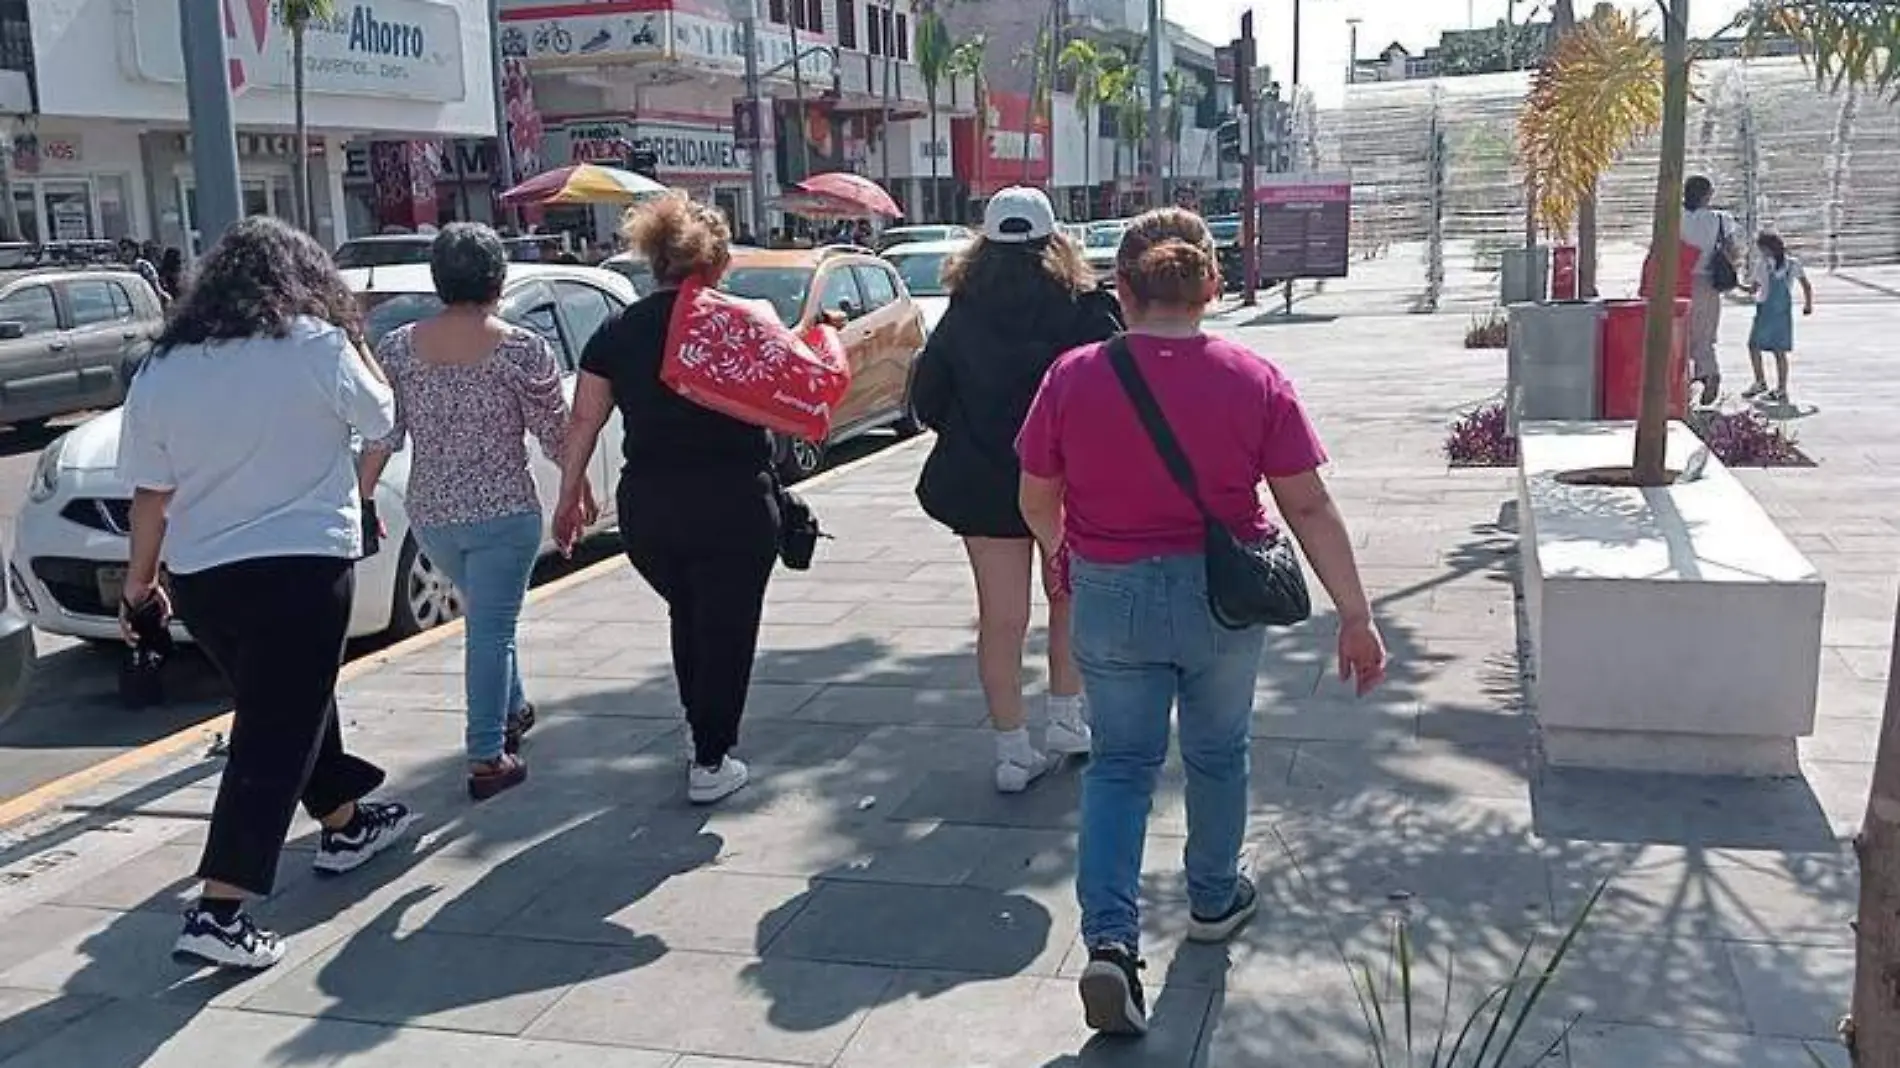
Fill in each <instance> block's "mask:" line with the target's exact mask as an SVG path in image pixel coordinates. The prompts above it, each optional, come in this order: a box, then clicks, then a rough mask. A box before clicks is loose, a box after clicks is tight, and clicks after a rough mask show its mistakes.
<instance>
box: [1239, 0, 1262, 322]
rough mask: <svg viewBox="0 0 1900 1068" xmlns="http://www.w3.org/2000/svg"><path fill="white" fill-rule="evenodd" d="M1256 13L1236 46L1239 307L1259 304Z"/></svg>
mask: <svg viewBox="0 0 1900 1068" xmlns="http://www.w3.org/2000/svg"><path fill="white" fill-rule="evenodd" d="M1255 66H1256V63H1255V60H1254V39H1253V11H1252V10H1251V9H1250V10H1248V11H1247V12H1246V13H1244V14H1242V15H1241V16H1240V41H1239V43H1238V44H1236V45H1235V46H1234V95H1235V96H1236V97H1238V98H1239V101H1240V121H1241V123H1242V124H1243V125H1242V126H1241V130H1240V137H1241V141H1240V248H1241V257H1240V258H1241V261H1242V262H1243V263H1244V264H1245V265H1246V267H1245V269H1244V270H1243V272H1242V274H1243V275H1244V276H1245V279H1246V284H1245V285H1244V286H1243V287H1242V289H1241V291H1240V303H1241V304H1242V305H1243V306H1244V307H1248V308H1251V307H1253V306H1254V305H1255V304H1256V303H1258V300H1259V298H1258V297H1257V295H1256V291H1257V290H1259V288H1260V209H1259V208H1258V207H1257V206H1256V205H1255V204H1254V172H1253V169H1254V165H1255V164H1256V163H1257V162H1258V161H1259V159H1260V107H1259V104H1258V96H1257V94H1256V93H1255V92H1254V85H1253V75H1254V68H1255Z"/></svg>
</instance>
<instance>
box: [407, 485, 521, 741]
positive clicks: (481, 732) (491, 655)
mask: <svg viewBox="0 0 1900 1068" xmlns="http://www.w3.org/2000/svg"><path fill="white" fill-rule="evenodd" d="M416 541H417V542H419V543H420V544H421V545H422V551H423V552H425V553H428V554H429V559H431V560H433V561H435V565H436V566H437V567H439V568H441V569H442V571H443V573H444V574H446V575H448V576H449V580H450V581H452V582H454V583H455V588H456V589H457V590H458V591H460V592H461V594H462V610H463V612H464V613H465V614H466V615H467V617H468V624H467V626H468V630H467V634H466V640H465V641H464V643H463V659H462V672H463V685H464V686H465V687H466V688H467V694H468V758H469V759H470V760H493V759H495V758H496V757H498V756H500V755H501V747H502V738H503V735H504V734H505V733H506V731H507V727H508V713H510V712H513V711H515V710H516V709H519V708H521V707H522V706H523V705H525V704H527V701H528V699H527V696H526V695H525V694H524V693H523V692H522V690H521V666H520V664H519V663H518V662H517V660H516V657H515V623H516V622H517V621H518V620H519V619H520V616H521V602H522V600H523V598H525V597H526V596H527V593H528V576H529V575H530V573H532V572H533V571H534V562H535V559H536V558H537V557H538V556H540V554H541V516H540V514H539V513H538V512H524V513H522V514H520V515H509V516H502V517H501V518H500V519H487V520H483V521H482V522H479V523H444V524H443V525H441V526H434V527H417V528H416Z"/></svg>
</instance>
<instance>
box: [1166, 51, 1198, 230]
mask: <svg viewBox="0 0 1900 1068" xmlns="http://www.w3.org/2000/svg"><path fill="white" fill-rule="evenodd" d="M1162 82H1163V87H1164V89H1165V90H1166V93H1167V101H1168V111H1167V122H1168V130H1167V133H1168V143H1169V144H1170V145H1172V146H1173V147H1172V148H1171V149H1169V151H1170V152H1171V153H1172V154H1173V157H1174V158H1173V160H1172V161H1171V168H1170V169H1171V170H1172V172H1173V175H1172V177H1173V179H1174V181H1176V182H1179V181H1180V180H1181V136H1182V133H1183V130H1184V128H1185V127H1186V125H1187V113H1188V112H1189V111H1191V110H1193V109H1194V108H1196V107H1199V106H1200V103H1201V97H1202V96H1203V95H1205V94H1206V89H1205V88H1204V87H1203V86H1202V85H1201V80H1200V79H1199V78H1190V77H1188V76H1187V74H1186V73H1184V72H1183V71H1181V69H1180V68H1178V67H1177V68H1175V69H1174V70H1171V71H1169V72H1168V73H1167V74H1166V75H1165V76H1164V77H1163V79H1162ZM1164 192H1165V191H1164ZM1164 199H1165V197H1164Z"/></svg>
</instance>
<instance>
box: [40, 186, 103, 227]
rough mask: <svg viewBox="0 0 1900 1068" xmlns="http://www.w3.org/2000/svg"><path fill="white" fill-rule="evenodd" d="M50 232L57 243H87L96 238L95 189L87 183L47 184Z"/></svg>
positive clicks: (44, 196) (44, 193) (43, 194)
mask: <svg viewBox="0 0 1900 1068" xmlns="http://www.w3.org/2000/svg"><path fill="white" fill-rule="evenodd" d="M41 190H42V192H41V194H40V195H41V199H42V200H43V201H44V203H45V205H46V229H47V232H48V233H49V234H50V235H51V237H52V239H53V240H54V241H85V240H88V239H90V238H91V237H92V236H93V233H94V231H93V219H92V189H91V188H90V187H89V186H88V185H87V184H86V183H85V182H52V181H49V182H44V183H42V184H41Z"/></svg>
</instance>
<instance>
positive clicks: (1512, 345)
mask: <svg viewBox="0 0 1900 1068" xmlns="http://www.w3.org/2000/svg"><path fill="white" fill-rule="evenodd" d="M1510 315H1511V335H1510V342H1509V348H1508V350H1507V352H1506V356H1505V371H1504V384H1505V398H1506V403H1505V412H1506V416H1507V419H1508V422H1509V425H1510V427H1511V428H1512V429H1513V430H1515V429H1516V428H1517V425H1518V423H1519V422H1521V421H1526V420H1531V421H1535V420H1552V419H1556V420H1568V419H1595V418H1596V417H1597V413H1598V411H1599V408H1598V400H1599V398H1598V393H1599V392H1600V387H1601V385H1602V379H1603V375H1602V364H1603V305H1602V304H1601V303H1600V302H1596V301H1566V302H1561V303H1556V304H1513V305H1511V309H1510Z"/></svg>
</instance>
